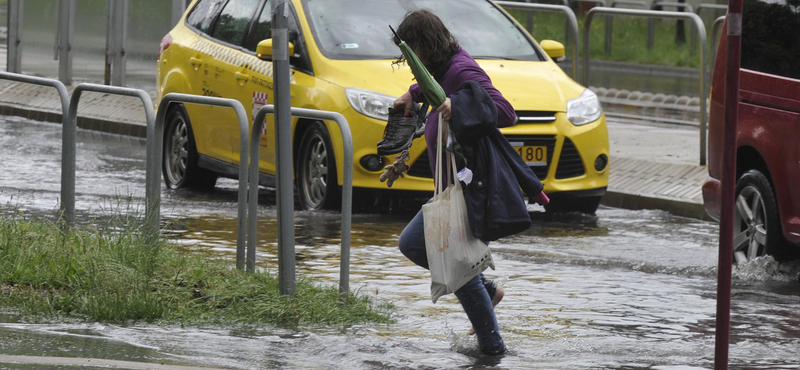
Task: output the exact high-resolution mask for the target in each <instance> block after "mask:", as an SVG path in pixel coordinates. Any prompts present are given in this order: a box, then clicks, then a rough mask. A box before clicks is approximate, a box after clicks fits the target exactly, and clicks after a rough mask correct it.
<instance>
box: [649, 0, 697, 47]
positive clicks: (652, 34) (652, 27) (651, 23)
mask: <svg viewBox="0 0 800 370" xmlns="http://www.w3.org/2000/svg"><path fill="white" fill-rule="evenodd" d="M666 6H668V7H673V8H678V9H686V10H688V11H689V13H694V8H693V7H692V5H691V4H686V3H674V2H668V1H656V2H654V3H653V5H651V6H650V10H654V11H661V9H660V8H663V7H666ZM655 34H656V26H655V21H654V20H653V17H650V18H648V19H647V50H653V44H654V43H655V41H654V40H655ZM692 46H694V45H692ZM689 54H691V55H694V48H690V49H689Z"/></svg>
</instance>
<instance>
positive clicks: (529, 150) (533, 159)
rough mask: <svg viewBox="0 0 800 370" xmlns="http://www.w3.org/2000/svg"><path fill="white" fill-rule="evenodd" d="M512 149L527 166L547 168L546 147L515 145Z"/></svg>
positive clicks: (513, 144)
mask: <svg viewBox="0 0 800 370" xmlns="http://www.w3.org/2000/svg"><path fill="white" fill-rule="evenodd" d="M515 144H521V143H512V146H514V149H515V150H516V151H517V153H519V156H520V157H522V160H523V161H525V163H526V164H527V165H528V166H535V167H538V166H547V147H546V146H540V145H515Z"/></svg>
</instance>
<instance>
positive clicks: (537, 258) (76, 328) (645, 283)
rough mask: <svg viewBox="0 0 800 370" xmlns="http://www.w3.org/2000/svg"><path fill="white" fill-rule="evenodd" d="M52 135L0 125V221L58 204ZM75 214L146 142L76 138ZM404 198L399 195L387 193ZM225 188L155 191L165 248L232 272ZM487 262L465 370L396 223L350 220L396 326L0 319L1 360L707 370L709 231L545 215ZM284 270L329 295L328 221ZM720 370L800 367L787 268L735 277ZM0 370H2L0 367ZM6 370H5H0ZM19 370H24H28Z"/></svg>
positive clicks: (362, 276)
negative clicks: (497, 346)
mask: <svg viewBox="0 0 800 370" xmlns="http://www.w3.org/2000/svg"><path fill="white" fill-rule="evenodd" d="M60 130H61V127H60V126H58V125H51V124H42V123H34V122H30V121H25V120H21V119H17V118H11V117H6V118H4V119H3V120H2V121H0V158H2V171H0V204H1V205H2V207H3V208H4V209H5V210H7V209H8V206H9V205H14V206H16V207H20V208H21V209H22V210H23V212H27V213H34V214H39V215H48V214H52V210H53V209H55V208H56V204H57V203H56V202H57V200H58V197H59V175H58V174H59V173H60ZM78 140H79V144H78V164H77V168H78V172H77V184H76V189H77V194H78V195H77V204H76V209H77V213H78V215H79V217H80V220H81V222H89V220H90V219H91V218H92V217H97V216H102V215H103V212H107V210H108V209H109V207H111V208H113V207H114V206H115V204H117V203H120V204H126V202H127V200H125V199H122V198H124V197H127V196H129V195H130V196H132V199H133V201H134V202H141V201H142V196H143V193H144V170H145V168H144V163H145V158H144V148H145V147H144V143H143V142H141V141H139V140H134V139H129V138H120V137H115V136H110V135H104V134H98V133H89V132H85V131H80V132H79V134H78ZM401 181H402V180H401ZM236 186H237V185H236V182H235V181H230V180H225V181H221V182H220V184H219V185H218V188H217V189H216V190H215V191H214V192H211V193H193V192H185V191H169V190H166V189H165V190H164V191H163V201H162V202H163V203H162V204H163V205H162V210H163V212H162V214H163V216H164V218H165V220H166V221H167V222H168V224H169V230H167V231H166V232H165V233H164V234H165V235H166V236H167V237H169V238H171V239H173V240H175V241H176V242H178V243H180V244H181V245H183V246H184V247H185V248H186V250H187V253H203V254H207V255H209V256H214V257H217V258H223V259H226V260H229V261H230V262H231V265H233V263H234V260H235V243H236V204H235V202H236ZM260 200H261V203H262V204H261V206H260V207H259V226H258V228H259V243H258V247H259V251H258V257H257V259H258V264H259V266H260V267H262V268H266V269H277V250H276V248H277V245H276V211H275V206H274V202H273V200H274V193H273V192H272V191H270V190H267V189H262V191H261V193H260ZM533 211H534V226H533V227H532V228H531V229H529V230H528V231H526V232H524V233H522V234H519V235H516V236H514V237H510V238H505V239H502V240H500V241H498V242H496V243H493V244H492V245H491V250H492V253H493V256H494V259H495V264H496V266H497V270H495V271H491V270H489V271H487V276H489V277H491V278H494V279H496V281H497V282H498V283H499V284H500V285H501V286H503V287H504V289H505V291H506V296H505V298H504V299H503V301H502V302H501V303H500V305H499V306H498V307H497V316H498V320H499V323H500V330H501V332H502V334H503V336H504V339H505V342H506V345H507V346H508V348H509V354H508V355H506V356H503V357H499V358H494V357H485V356H481V355H480V354H479V352H478V350H477V343H476V341H475V339H474V337H468V336H467V335H466V333H467V331H468V330H469V327H470V325H469V322H468V320H467V318H466V315H465V314H464V313H463V311H462V310H461V307H460V305H459V304H458V302H457V301H456V300H455V298H454V297H453V296H452V295H450V296H446V297H444V298H443V299H441V300H440V301H439V303H437V304H432V303H431V301H430V290H429V281H430V280H429V276H428V273H427V271H425V270H423V269H421V268H419V267H417V266H415V265H413V264H412V263H411V262H410V261H408V260H407V259H405V257H403V256H402V255H401V254H400V252H399V251H398V249H397V238H398V236H399V234H400V232H401V231H402V229H403V227H404V226H405V223H406V222H407V221H408V220H410V218H411V217H413V215H414V213H413V211H412V212H409V211H393V212H388V211H377V210H376V209H374V208H373V209H371V210H370V211H369V212H367V211H365V210H364V209H357V210H356V213H355V214H354V216H353V231H352V251H351V277H350V278H351V288H352V289H354V290H359V291H360V292H361V293H364V294H368V295H370V296H372V297H374V298H375V299H379V300H386V301H389V302H392V303H394V304H395V305H396V306H397V313H396V316H395V318H396V320H397V322H396V323H394V324H389V325H372V324H370V325H357V326H353V327H319V326H311V327H308V326H303V327H299V328H287V327H266V326H265V327H252V326H248V327H202V328H197V327H177V326H160V325H156V324H131V325H110V324H101V323H85V322H81V321H73V322H66V323H61V322H59V323H31V322H26V321H24V320H21V319H20V318H19V317H18V316H17V315H16V314H15V313H13V312H5V313H3V314H2V315H0V322H2V323H0V355H31V356H56V357H58V356H62V357H93V358H104V359H116V360H126V361H141V362H151V363H161V364H179V365H188V366H206V367H221V368H279V369H452V368H464V369H485V368H498V369H659V370H664V369H708V368H712V367H713V356H714V325H715V322H714V317H715V310H716V308H715V307H716V263H717V233H718V228H717V225H716V224H715V223H708V222H703V221H697V220H693V219H685V218H679V217H674V216H671V215H670V214H668V213H665V212H661V211H629V210H621V209H614V208H601V209H600V210H599V211H598V213H597V216H596V217H595V216H585V215H578V214H575V215H559V216H546V215H543V214H541V213H539V212H537V210H535V209H534V210H533ZM295 216H296V221H295V233H296V235H297V271H298V273H299V274H302V275H303V276H305V277H307V278H308V279H311V280H313V281H320V282H324V283H329V284H335V283H336V282H337V280H338V274H339V249H340V248H339V242H340V239H339V237H340V235H339V228H340V215H339V214H338V213H331V212H299V211H298V212H296V214H295ZM734 275H735V277H734V283H733V304H732V309H733V311H732V330H731V347H730V358H731V366H730V368H731V369H797V368H798V367H800V351H798V348H800V329H798V327H800V325H799V324H800V282H798V276H799V275H800V266H798V265H797V264H796V263H784V264H777V263H775V262H770V261H768V260H764V261H754V262H753V263H750V264H749V265H746V266H741V267H739V268H737V269H735V272H734ZM4 366H7V365H3V364H0V368H4ZM9 368H13V367H9ZM31 368H35V367H31Z"/></svg>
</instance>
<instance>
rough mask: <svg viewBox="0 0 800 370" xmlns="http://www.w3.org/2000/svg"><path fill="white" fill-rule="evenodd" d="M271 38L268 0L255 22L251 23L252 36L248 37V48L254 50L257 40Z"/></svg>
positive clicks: (270, 9) (270, 14) (269, 3)
mask: <svg viewBox="0 0 800 370" xmlns="http://www.w3.org/2000/svg"><path fill="white" fill-rule="evenodd" d="M271 38H272V0H268V1H267V3H266V4H264V9H262V10H261V15H259V16H258V20H257V21H256V24H255V25H253V36H252V37H250V42H249V43H250V45H248V46H247V48H248V49H250V50H252V51H255V50H256V46H257V45H258V43H259V42H261V41H264V40H266V39H271Z"/></svg>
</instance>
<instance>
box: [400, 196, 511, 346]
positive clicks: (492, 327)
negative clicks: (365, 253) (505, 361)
mask: <svg viewBox="0 0 800 370" xmlns="http://www.w3.org/2000/svg"><path fill="white" fill-rule="evenodd" d="M398 244H399V246H400V252H402V253H403V255H405V256H406V257H407V258H408V259H410V260H411V262H414V263H416V264H417V265H419V266H422V267H424V268H425V269H428V255H427V252H426V251H425V221H424V219H423V217H422V210H420V211H419V213H417V215H416V216H414V219H413V220H411V222H409V223H408V225H407V226H406V228H405V229H404V230H403V233H402V234H400V241H399V243H398ZM496 289H497V287H496V286H495V284H494V282H492V281H491V280H488V279H486V278H485V277H484V276H483V274H479V275H478V276H476V277H474V278H472V280H470V281H468V282H467V283H466V284H464V286H462V287H461V288H459V289H458V290H456V292H455V294H456V297H458V301H459V302H461V307H463V308H464V312H466V313H467V317H468V318H469V321H470V322H471V323H472V327H473V328H475V334H476V335H477V336H478V345H479V346H480V347H481V352H483V353H485V354H488V355H499V354H502V353H504V352H505V351H506V346H505V344H504V343H503V338H502V337H501V336H500V328H499V327H498V325H497V317H495V315H494V307H493V306H492V297H494V294H495V292H496Z"/></svg>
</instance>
